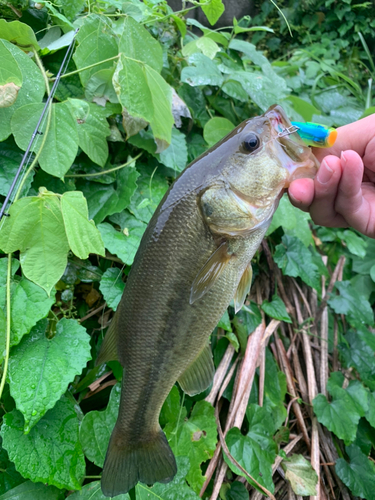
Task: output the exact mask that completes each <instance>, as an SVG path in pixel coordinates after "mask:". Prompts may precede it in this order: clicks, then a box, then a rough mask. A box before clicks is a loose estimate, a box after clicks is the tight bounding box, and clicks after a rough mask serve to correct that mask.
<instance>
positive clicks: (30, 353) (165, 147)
mask: <svg viewBox="0 0 375 500" xmlns="http://www.w3.org/2000/svg"><path fill="white" fill-rule="evenodd" d="M201 4H202V5H200V6H199V3H198V2H189V3H188V5H187V9H189V8H191V9H194V8H202V9H203V11H204V12H205V14H206V16H207V19H208V21H209V23H210V24H211V25H214V23H215V22H216V20H217V19H218V17H219V16H220V14H221V13H222V12H223V8H224V7H223V5H222V4H221V0H209V1H207V2H205V3H204V2H201ZM279 6H280V8H281V9H282V10H281V12H282V14H283V15H284V16H286V18H287V19H288V21H289V23H290V27H291V30H292V33H293V38H291V36H290V34H289V31H288V28H287V25H286V24H285V21H284V18H283V17H282V15H281V12H280V11H278V10H277V9H276V8H275V6H274V5H273V4H272V3H270V2H256V4H255V7H256V10H257V15H256V16H255V17H254V18H252V19H250V18H244V19H242V20H236V19H234V20H233V26H232V27H231V28H229V29H222V30H215V29H214V28H207V27H205V26H202V25H200V24H199V23H198V22H197V21H195V20H194V19H189V13H187V19H186V18H184V17H183V15H182V14H183V13H185V11H184V12H183V13H173V12H172V11H171V9H170V8H169V7H168V5H167V4H166V2H165V1H158V0H147V1H145V2H139V1H138V0H131V1H127V2H122V1H121V2H120V1H117V0H108V1H106V0H103V1H97V2H95V1H94V2H86V1H85V0H79V1H72V0H59V3H56V4H52V3H50V2H43V3H34V2H28V1H27V0H21V1H14V0H12V1H11V2H7V3H2V4H1V5H0V11H1V16H2V19H0V35H1V37H2V38H1V40H0V55H1V57H2V60H3V61H5V62H4V64H2V68H1V71H0V86H1V87H2V88H3V86H6V85H7V84H9V83H12V84H14V85H16V86H17V87H19V90H17V88H14V86H12V85H11V86H9V85H8V87H6V89H7V93H6V95H5V94H1V95H2V97H1V98H0V100H1V106H2V107H0V141H1V143H0V150H1V156H0V195H1V201H2V200H3V199H4V197H5V196H6V194H7V192H8V189H9V186H10V184H11V181H12V179H13V177H14V175H15V172H16V170H17V168H18V165H19V163H20V160H21V158H22V155H23V152H24V150H25V149H26V147H27V145H28V142H29V138H30V137H31V134H32V132H33V130H34V128H35V125H36V123H37V120H38V117H39V116H40V113H41V111H42V108H43V102H44V101H45V99H46V96H47V94H48V92H49V89H50V88H51V86H52V83H53V80H54V77H55V76H56V74H57V71H58V69H59V67H60V65H61V62H62V59H63V56H64V53H65V51H66V47H67V46H68V45H69V43H70V41H71V40H72V37H73V34H74V30H75V29H76V28H77V27H79V28H80V30H79V32H78V34H77V37H76V45H75V48H74V52H73V57H72V59H71V60H70V61H69V65H68V67H67V69H66V73H65V75H64V77H63V78H62V79H61V81H60V84H59V86H58V88H57V91H56V94H55V96H54V100H53V104H52V105H51V106H50V107H49V109H48V113H47V119H46V120H45V121H44V124H43V125H42V128H41V129H40V131H41V132H43V133H42V134H41V135H38V140H37V142H36V145H35V146H34V148H33V153H32V154H31V156H30V161H29V164H28V165H30V164H32V162H33V160H35V159H36V163H37V164H36V165H35V168H33V169H29V170H28V172H27V174H26V176H24V178H23V179H24V182H23V183H22V185H20V184H19V185H18V186H17V198H16V200H15V203H14V204H13V206H12V207H11V208H10V210H9V212H10V214H11V216H10V217H9V218H7V219H6V220H5V219H4V221H3V222H2V223H1V226H0V248H1V249H2V251H3V253H2V254H1V255H0V257H1V258H0V342H1V349H0V351H1V352H2V353H3V355H2V357H4V360H3V380H4V381H5V378H4V376H5V372H6V371H7V374H6V384H5V387H4V390H3V394H2V399H1V407H0V415H1V418H2V427H1V442H2V448H1V451H0V469H1V475H0V500H3V499H15V498H20V499H27V500H30V499H33V498H35V499H36V498H37V499H38V500H39V499H42V498H46V499H55V498H56V499H60V498H65V497H67V496H68V495H69V496H70V497H71V498H72V499H74V498H80V499H88V498H95V499H97V500H98V499H101V498H103V497H102V495H101V493H100V487H99V482H98V479H99V477H100V472H101V467H102V465H103V460H104V456H105V451H106V447H107V443H108V439H109V435H110V432H111V429H112V427H113V425H114V422H115V419H116V416H117V408H118V401H119V384H116V380H119V379H120V377H121V370H120V367H119V365H118V364H117V363H116V362H112V363H108V365H104V366H101V367H95V358H96V356H97V352H98V349H99V348H100V344H101V342H102V339H103V336H104V333H105V329H106V327H107V325H108V323H109V320H110V318H111V316H112V311H113V310H115V309H116V307H117V305H118V302H119V299H120V297H121V293H122V291H123V290H124V287H125V286H126V276H127V274H128V272H129V269H130V267H131V264H132V262H133V258H134V255H135V252H136V250H137V247H138V244H139V242H140V239H141V237H142V234H143V232H144V230H145V228H146V225H147V223H148V221H149V220H150V217H151V215H152V213H153V211H154V210H155V208H156V206H157V205H158V203H159V201H160V200H161V198H162V196H163V195H164V193H165V191H166V190H167V189H168V186H169V185H170V183H171V182H172V181H173V179H174V178H175V177H176V176H177V175H178V173H179V172H181V171H182V170H183V169H184V168H185V166H186V165H187V164H188V163H189V162H190V161H192V160H193V159H194V158H196V157H197V156H198V155H199V154H201V153H203V152H204V151H206V149H207V148H208V147H209V146H211V145H213V144H215V143H216V142H217V141H218V140H219V139H221V138H222V137H223V136H224V135H226V134H227V133H228V132H229V131H230V130H231V129H232V128H233V127H234V126H236V125H237V124H239V123H240V122H241V121H243V120H244V119H247V118H249V117H251V116H256V115H257V114H259V113H261V112H263V111H265V110H266V109H267V108H268V106H270V105H272V104H274V103H276V102H277V103H280V104H281V105H282V106H283V107H284V108H285V110H286V111H287V113H288V114H289V116H290V118H292V119H295V120H310V121H316V122H319V123H323V124H327V125H333V126H341V125H344V124H346V123H350V122H352V121H355V120H357V119H359V118H361V117H362V116H366V115H367V114H370V113H373V112H374V111H375V108H374V106H373V104H374V102H373V99H374V84H373V81H374V77H375V67H374V62H373V59H372V56H371V54H372V53H373V49H374V44H375V36H374V28H375V16H374V6H373V4H372V3H371V2H364V3H359V4H356V3H354V2H352V1H351V0H344V1H342V2H335V1H332V0H319V1H318V2H311V1H308V0H305V1H303V2H294V1H285V2H280V4H279ZM103 61H104V62H103ZM172 89H173V90H172ZM7 99H8V100H7ZM9 99H10V100H9ZM12 99H13V101H12ZM9 104H10V105H9ZM42 146H43V147H42ZM92 221H94V222H92ZM374 249H375V248H374V242H373V240H370V239H368V238H365V237H363V236H362V235H360V234H358V233H356V232H355V231H352V230H350V229H345V230H343V229H340V230H336V229H326V228H321V227H316V226H314V224H312V222H311V221H310V220H309V217H308V215H307V214H304V213H302V212H299V211H298V210H296V209H294V208H293V207H291V205H290V204H289V202H288V200H287V199H286V198H283V199H282V201H281V203H280V207H279V209H278V211H277V213H276V214H275V216H274V219H273V222H272V225H271V227H270V230H269V232H268V236H267V239H266V241H265V242H264V243H263V245H262V251H260V252H259V253H258V254H257V256H256V257H255V258H254V262H253V268H254V276H255V282H254V284H253V292H252V295H251V296H250V297H249V301H248V302H247V305H246V306H244V308H243V309H242V310H241V311H240V312H239V313H238V314H237V315H234V310H233V308H231V307H229V309H228V312H227V313H226V314H225V315H224V317H223V318H222V320H221V322H220V323H219V325H218V328H217V329H215V331H214V332H213V335H212V348H213V353H214V359H215V365H216V366H219V364H220V361H221V360H222V358H223V356H224V354H225V353H227V354H228V353H229V354H231V355H232V356H233V357H232V361H231V366H234V364H235V363H237V366H244V362H243V359H247V358H246V352H247V351H246V346H247V344H248V342H250V339H253V341H254V342H255V340H254V339H255V334H256V332H258V333H259V331H261V330H259V329H261V328H264V327H265V326H266V324H267V325H268V326H270V325H271V326H270V328H271V330H272V328H273V331H271V330H269V331H271V333H273V335H272V336H271V337H270V339H269V346H268V347H267V348H266V349H265V350H264V353H263V355H262V356H261V360H262V361H261V363H260V368H259V369H257V372H256V374H255V377H254V382H253V386H252V390H251V394H250V396H249V395H248V396H247V397H248V402H247V400H246V403H247V404H246V416H245V418H244V421H243V425H242V427H241V431H242V432H240V431H239V430H238V429H236V428H233V429H231V430H230V431H229V433H228V435H227V438H226V442H227V446H228V449H229V451H230V453H231V455H232V456H233V457H234V458H235V459H236V460H237V462H239V463H240V464H241V465H242V467H243V468H244V469H245V470H247V472H249V473H250V474H251V475H252V476H253V477H255V478H257V481H259V483H261V484H262V485H263V486H265V487H266V488H268V489H269V490H270V491H271V492H274V491H275V496H276V497H277V498H284V496H286V495H294V493H293V491H292V490H291V488H293V489H294V491H295V492H296V494H299V495H313V494H314V489H315V483H316V477H315V475H314V473H313V471H312V469H311V466H310V465H309V463H308V462H304V461H303V458H301V457H302V456H304V457H305V458H307V459H308V461H310V460H311V461H312V462H313V464H314V463H316V459H317V461H318V464H319V462H320V461H323V460H320V457H319V453H318V457H316V452H315V455H314V452H313V451H312V452H311V451H310V449H309V447H308V445H307V442H308V441H309V439H312V440H313V442H314V443H315V442H316V435H317V432H318V430H319V432H318V435H319V436H320V441H319V442H320V447H321V453H322V459H323V458H324V460H325V461H326V462H327V463H331V464H332V465H329V466H322V467H321V468H320V470H319V472H320V477H321V494H322V495H325V496H326V497H327V498H330V497H331V496H332V495H333V492H335V495H336V498H340V496H341V497H342V498H349V497H350V496H348V495H351V496H352V497H353V496H358V497H361V498H366V499H373V498H375V493H374V492H375V479H374V477H375V475H374V473H375V467H374V464H373V461H374V459H375V454H374V443H375V403H374V401H375V392H374V391H375V365H374V350H375V340H374V330H373V327H374V316H373V303H374V300H375V294H374V292H375V260H374ZM10 253H13V257H12V260H11V261H9V262H8V258H7V254H10ZM322 256H325V259H323V260H322ZM323 262H324V263H323ZM8 270H9V271H10V272H9V273H8V275H9V278H8V283H7V271H8ZM325 281H327V283H328V282H330V283H331V285H332V286H331V287H329V292H328V293H327V294H326V284H325ZM7 293H10V302H9V304H10V317H11V322H10V325H11V332H10V347H11V348H10V353H8V350H7V349H6V333H7V316H9V309H7ZM303 298H305V299H306V298H307V300H305V303H306V302H307V304H308V305H309V307H307V306H306V305H304V302H303V300H301V299H303ZM327 304H328V306H327ZM275 325H276V326H275ZM253 332H254V334H253V335H251V334H252V333H253ZM283 353H287V357H286V359H287V361H286V364H285V357H283ZM309 353H310V354H309ZM244 354H245V357H244ZM8 360H9V366H8V369H7V370H6V365H7V363H8ZM235 360H238V361H235ZM288 360H289V361H288ZM241 363H242V365H241ZM221 366H222V365H221ZM228 368H229V366H228ZM234 368H236V366H234ZM328 370H329V373H328ZM237 373H239V371H238V370H237ZM241 373H242V372H241ZM290 374H292V376H293V377H294V379H295V381H296V382H295V383H293V382H291V381H290V378H288V376H290ZM264 375H265V376H264ZM263 376H264V378H263ZM234 377H235V370H234V375H233V378H232V380H231V381H230V383H229V385H228V386H227V388H226V389H225V391H224V393H223V398H222V399H221V403H220V404H221V413H220V415H221V417H220V418H221V421H222V425H224V422H225V418H227V419H228V421H229V419H230V416H231V408H232V406H231V404H232V403H233V401H237V399H236V398H239V396H240V394H239V393H238V386H236V385H235V384H234ZM328 377H329V379H328ZM306 381H307V382H308V386H307V384H306ZM327 381H328V383H327ZM315 386H316V390H315V392H314V390H312V389H311V388H312V387H315ZM327 391H328V392H327ZM207 395H208V392H207V393H204V394H201V395H199V396H198V397H195V398H189V397H187V396H185V397H183V395H182V394H181V393H180V390H179V388H178V387H177V386H176V387H174V388H173V390H172V392H171V394H170V396H169V397H168V399H167V401H166V403H165V405H164V407H163V410H162V414H161V425H162V427H163V428H164V430H165V432H166V435H167V437H168V439H169V441H170V443H171V446H172V448H173V450H174V452H175V454H176V456H177V458H178V465H179V472H178V475H177V477H176V478H175V480H174V481H173V482H172V483H170V484H168V485H161V484H158V485H155V486H154V487H153V488H151V489H150V488H147V487H146V486H144V485H138V486H137V487H136V488H135V490H133V491H132V492H130V495H128V494H127V495H122V496H120V497H119V498H124V499H127V498H129V496H130V498H132V499H134V498H137V499H143V498H146V497H147V498H150V495H151V497H158V498H172V499H174V498H176V499H177V498H182V497H183V498H187V499H193V498H198V497H197V495H198V494H199V492H200V490H201V488H202V485H203V483H204V480H205V475H206V474H207V467H208V463H209V460H210V459H211V457H212V456H213V453H214V450H215V448H216V446H217V442H218V435H217V422H216V420H215V415H214V408H213V407H212V405H211V404H210V402H207V401H205V399H204V398H205V397H206V396H207ZM312 396H313V397H314V398H312ZM312 399H313V401H312ZM314 414H315V417H314ZM317 421H318V422H319V423H318V422H317ZM240 426H241V424H240ZM301 432H302V434H303V433H304V432H305V434H304V437H305V439H302V440H300V441H298V443H297V442H296V443H295V448H294V449H293V453H294V452H297V453H296V454H295V455H293V456H292V458H290V459H289V460H290V461H288V460H287V459H286V455H287V454H288V453H289V452H290V450H288V445H287V444H286V443H288V442H289V441H290V442H294V440H295V439H296V438H298V436H299V434H300V433H301ZM306 436H307V438H306ZM314 440H315V441H314ZM324 443H326V444H324ZM285 450H286V451H285ZM289 456H290V455H289ZM275 460H278V463H279V462H280V461H281V460H282V464H281V466H280V467H278V469H277V472H275V471H273V470H272V465H273V463H274V462H275ZM314 460H315V462H314ZM295 462H296V463H297V466H296V467H293V465H295ZM333 464H334V466H333ZM228 465H229V467H230V468H229V469H228V471H227V472H226V475H225V481H224V483H223V484H222V485H221V483H218V482H217V480H216V482H215V481H214V479H212V480H211V481H210V482H209V484H208V486H207V489H206V490H205V492H204V494H203V496H204V498H209V497H210V496H211V493H212V491H213V490H214V488H219V490H220V496H221V498H223V499H227V500H229V499H234V498H235V499H242V498H244V499H245V498H249V490H250V495H251V498H257V496H256V495H258V493H257V491H256V490H255V489H254V488H253V486H254V483H253V482H252V481H251V480H249V481H247V480H246V479H245V477H244V476H245V474H244V473H243V472H241V470H240V469H238V467H236V466H235V465H233V463H232V462H231V461H230V460H228ZM281 467H282V468H281ZM301 471H302V472H301ZM295 477H297V479H298V481H297V482H299V483H300V484H302V488H303V489H302V490H298V489H297V486H296V485H295V480H294V479H295ZM241 478H242V479H241ZM288 481H289V482H288ZM214 483H215V484H214ZM275 485H276V486H275ZM348 491H349V492H350V493H348ZM322 498H324V497H323V496H322Z"/></svg>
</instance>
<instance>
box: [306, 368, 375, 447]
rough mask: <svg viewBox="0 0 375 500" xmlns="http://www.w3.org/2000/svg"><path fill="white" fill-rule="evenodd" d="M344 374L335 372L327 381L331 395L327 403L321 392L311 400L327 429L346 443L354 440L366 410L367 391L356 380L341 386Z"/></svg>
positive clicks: (320, 420)
mask: <svg viewBox="0 0 375 500" xmlns="http://www.w3.org/2000/svg"><path fill="white" fill-rule="evenodd" d="M343 379H344V376H343V375H342V374H341V373H339V372H335V373H333V374H331V377H330V378H329V380H328V383H327V389H328V391H329V393H330V394H331V395H332V402H331V403H329V402H328V401H327V398H326V397H325V396H324V395H323V394H318V396H316V398H315V399H314V400H313V407H314V412H315V415H316V416H317V418H318V420H319V422H320V423H321V424H323V425H325V426H326V427H327V429H328V430H330V431H331V432H333V433H334V434H336V436H337V437H339V438H340V439H343V440H344V442H345V443H346V444H349V443H351V442H352V441H354V439H355V436H356V432H357V426H358V422H359V419H360V418H361V417H363V416H364V415H365V413H366V411H367V410H368V398H369V392H368V391H367V390H366V389H365V388H364V387H363V385H362V384H361V383H360V382H358V381H351V382H350V383H349V386H348V388H347V389H343V388H342V387H341V385H342V382H343Z"/></svg>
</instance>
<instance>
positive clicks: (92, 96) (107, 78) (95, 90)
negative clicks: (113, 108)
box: [85, 68, 118, 103]
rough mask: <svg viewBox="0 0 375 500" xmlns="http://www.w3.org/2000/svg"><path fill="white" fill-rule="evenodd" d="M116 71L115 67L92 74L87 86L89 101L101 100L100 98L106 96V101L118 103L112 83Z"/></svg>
mask: <svg viewBox="0 0 375 500" xmlns="http://www.w3.org/2000/svg"><path fill="white" fill-rule="evenodd" d="M114 72H115V68H109V69H101V70H100V71H97V72H96V73H94V74H93V75H91V77H90V78H89V80H88V81H87V83H86V87H85V97H86V99H87V100H88V101H95V102H99V99H102V98H104V99H105V101H109V102H112V103H118V99H117V95H116V92H115V89H114V88H113V83H112V78H113V74H114Z"/></svg>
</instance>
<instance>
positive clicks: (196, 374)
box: [178, 344, 215, 396]
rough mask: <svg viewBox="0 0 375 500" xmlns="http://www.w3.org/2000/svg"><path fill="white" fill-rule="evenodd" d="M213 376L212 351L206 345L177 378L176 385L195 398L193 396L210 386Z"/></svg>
mask: <svg viewBox="0 0 375 500" xmlns="http://www.w3.org/2000/svg"><path fill="white" fill-rule="evenodd" d="M214 374H215V367H214V362H213V360H212V351H211V347H210V345H209V344H208V345H206V346H205V347H204V348H203V351H202V352H201V353H200V354H199V356H198V357H197V358H196V359H195V361H194V362H193V363H192V364H191V365H190V366H189V368H187V369H186V370H185V371H184V373H183V374H182V375H181V376H180V377H179V379H178V383H179V384H180V387H181V389H182V390H183V391H184V392H186V393H187V394H189V396H195V394H199V393H200V392H203V391H205V390H206V389H207V387H209V386H210V384H211V383H212V379H213V378H214Z"/></svg>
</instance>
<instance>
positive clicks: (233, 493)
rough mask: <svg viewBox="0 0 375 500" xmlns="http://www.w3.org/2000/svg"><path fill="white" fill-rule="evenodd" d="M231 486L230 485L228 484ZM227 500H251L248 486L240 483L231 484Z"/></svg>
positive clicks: (227, 492)
mask: <svg viewBox="0 0 375 500" xmlns="http://www.w3.org/2000/svg"><path fill="white" fill-rule="evenodd" d="M226 484H228V485H229V483H226ZM225 500H249V492H248V491H247V488H246V486H245V485H244V484H243V483H240V482H239V481H233V483H230V489H228V490H227V491H226V493H225Z"/></svg>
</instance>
